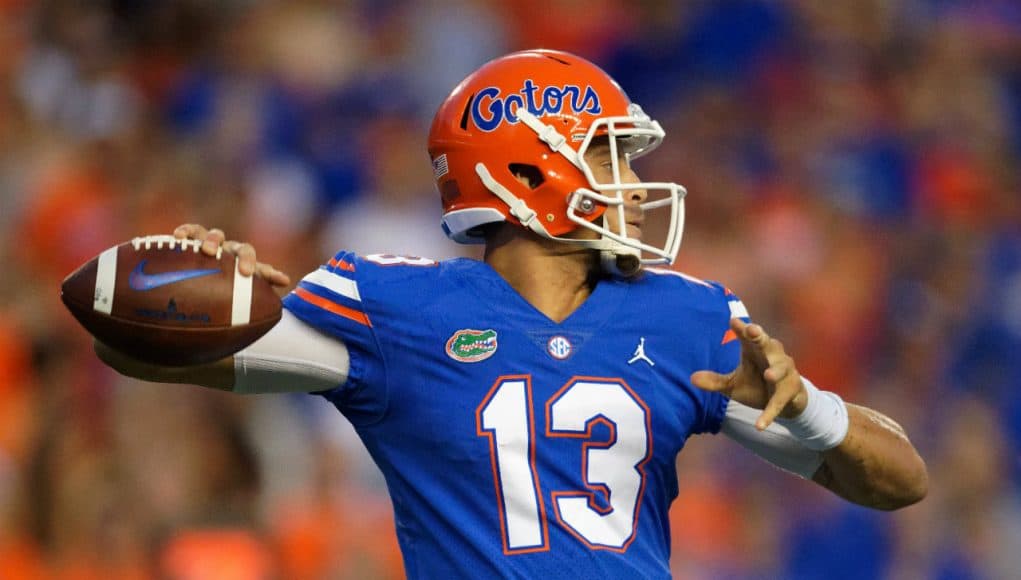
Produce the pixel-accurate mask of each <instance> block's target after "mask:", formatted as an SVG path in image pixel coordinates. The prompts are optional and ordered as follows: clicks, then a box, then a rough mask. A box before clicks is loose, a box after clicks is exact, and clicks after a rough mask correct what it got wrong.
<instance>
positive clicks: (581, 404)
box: [284, 252, 747, 578]
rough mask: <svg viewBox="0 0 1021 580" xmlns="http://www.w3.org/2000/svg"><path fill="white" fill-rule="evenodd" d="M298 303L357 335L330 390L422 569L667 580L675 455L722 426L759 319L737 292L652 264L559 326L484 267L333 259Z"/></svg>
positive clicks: (334, 327)
mask: <svg viewBox="0 0 1021 580" xmlns="http://www.w3.org/2000/svg"><path fill="white" fill-rule="evenodd" d="M284 305H285V307H286V308H287V309H288V310H290V311H291V312H293V313H294V314H295V315H296V316H297V317H298V318H300V319H301V320H303V321H305V322H306V323H308V324H310V325H311V326H313V327H315V328H317V329H319V330H321V331H323V332H326V333H328V334H330V335H332V336H335V337H336V338H337V339H339V340H342V341H343V342H344V343H345V344H346V345H347V348H348V350H349V352H350V359H351V363H350V376H349V378H348V380H347V382H346V383H345V384H343V385H341V386H338V387H337V388H335V389H333V390H330V391H327V392H324V393H322V395H323V396H325V397H326V398H327V399H328V400H329V401H330V402H332V403H333V404H334V405H335V406H336V407H337V409H339V410H340V411H341V413H343V414H344V415H345V416H346V417H347V418H348V419H349V420H350V421H351V422H352V423H353V424H354V425H355V427H356V429H357V431H358V434H359V435H360V437H361V438H362V440H363V442H364V443H365V446H366V447H367V448H368V450H369V453H370V454H371V455H372V457H373V458H374V459H375V461H376V463H377V465H378V466H379V467H380V469H381V470H382V472H383V474H384V476H385V478H386V482H387V486H388V488H389V492H390V496H391V499H392V501H393V505H394V511H395V515H396V524H397V537H398V541H399V543H400V546H401V551H402V553H403V557H404V564H405V569H406V571H407V574H408V577H410V578H496V577H510V578H584V577H593V578H666V577H669V576H670V570H669V558H670V524H669V519H668V514H667V512H668V509H669V506H670V503H671V502H672V501H673V499H674V498H675V497H676V495H677V475H676V469H675V463H674V462H675V457H676V455H677V453H678V452H680V450H681V448H682V447H683V446H684V443H685V441H687V439H688V437H689V436H691V435H693V434H696V433H715V432H717V431H718V430H719V429H720V424H721V422H722V420H723V416H724V413H725V409H726V404H727V399H726V397H724V396H722V395H719V394H716V393H709V392H705V391H702V390H700V389H697V388H695V387H693V386H691V384H690V382H689V377H690V375H691V373H692V372H694V371H697V370H702V369H708V370H715V371H718V372H729V371H730V370H732V369H733V368H734V367H735V366H736V365H737V362H738V357H739V355H740V346H739V344H740V343H739V341H737V340H734V336H733V333H732V332H728V324H729V319H730V318H731V316H740V317H745V316H747V313H745V312H744V307H743V306H742V305H741V303H740V301H739V300H738V299H737V297H735V296H734V295H732V294H731V293H730V292H729V291H727V290H726V289H725V288H723V287H722V286H719V285H717V284H711V283H707V282H702V281H700V280H697V279H694V278H690V277H686V276H683V275H679V274H677V273H674V272H667V271H657V270H648V271H645V272H644V273H643V274H641V275H640V276H639V277H637V278H635V279H632V280H614V279H608V280H604V281H601V282H600V283H599V284H598V285H597V286H596V288H595V290H594V291H593V293H592V295H591V296H590V297H589V298H588V300H586V301H585V303H584V304H582V305H581V307H580V308H578V310H577V311H575V312H574V313H573V314H571V316H570V317H569V318H567V319H566V320H564V321H563V322H560V323H556V322H553V321H552V320H550V319H549V318H547V317H546V316H544V315H543V314H542V313H541V312H539V311H538V310H536V309H535V308H533V307H532V306H531V305H530V304H529V303H528V302H527V301H525V300H524V299H523V298H522V297H521V296H520V295H519V294H518V293H517V292H516V291H515V290H514V289H513V288H511V287H510V286H509V285H508V284H507V283H506V282H505V281H504V280H503V279H502V278H501V277H500V276H499V275H498V274H497V273H496V272H495V271H494V270H493V269H492V268H490V267H489V266H488V265H487V264H485V263H482V262H478V261H475V260H466V259H457V260H450V261H445V262H441V263H436V262H433V261H431V260H426V259H421V258H404V257H393V256H366V257H359V256H356V255H354V254H350V253H344V252H342V253H340V254H338V255H336V256H335V257H334V258H333V259H332V260H330V262H329V264H327V265H325V266H323V267H322V268H320V269H319V270H317V271H315V272H312V273H311V274H309V275H308V276H306V277H305V278H304V279H303V280H302V281H301V282H300V283H299V284H298V286H297V288H295V290H294V291H293V292H292V293H291V294H290V295H289V296H287V297H286V298H285V300H284Z"/></svg>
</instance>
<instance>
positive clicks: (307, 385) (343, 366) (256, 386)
mask: <svg viewBox="0 0 1021 580" xmlns="http://www.w3.org/2000/svg"><path fill="white" fill-rule="evenodd" d="M350 362H351V359H350V358H349V355H348V352H347V346H345V345H344V343H343V342H341V341H340V340H338V339H336V338H333V337H330V336H328V335H326V334H323V333H322V332H319V331H318V330H316V329H315V328H312V327H311V326H309V325H307V324H305V323H304V322H302V321H301V320H299V319H298V318H297V317H296V316H294V315H293V314H291V313H290V312H288V311H287V310H284V312H283V316H282V317H281V318H280V322H278V323H277V325H276V326H274V327H273V328H272V329H271V330H270V331H269V332H267V333H266V334H265V335H264V336H262V337H261V338H260V339H259V340H257V341H255V342H254V343H252V344H251V345H250V346H249V347H248V348H246V349H244V350H242V351H240V352H238V353H237V354H235V355H234V389H233V391H234V392H235V393H244V394H256V393H311V392H315V391H325V390H328V389H332V388H334V387H337V386H339V385H342V384H344V382H345V381H346V380H347V373H348V369H349V368H350Z"/></svg>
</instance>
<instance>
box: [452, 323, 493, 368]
mask: <svg viewBox="0 0 1021 580" xmlns="http://www.w3.org/2000/svg"><path fill="white" fill-rule="evenodd" d="M496 346H497V345H496V331H495V330H492V329H489V330H472V329H470V328H466V329H463V330H458V331H457V332H455V333H454V334H453V335H452V336H451V337H450V340H448V341H447V356H449V357H450V358H452V359H454V360H456V361H461V362H479V361H480V360H486V359H487V358H489V357H491V356H493V353H494V352H496Z"/></svg>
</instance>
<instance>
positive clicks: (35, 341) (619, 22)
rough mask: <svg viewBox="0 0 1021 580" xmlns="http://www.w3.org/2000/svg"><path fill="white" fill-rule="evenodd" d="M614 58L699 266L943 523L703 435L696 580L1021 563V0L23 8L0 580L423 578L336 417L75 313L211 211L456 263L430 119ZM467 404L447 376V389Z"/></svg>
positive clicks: (954, 572)
mask: <svg viewBox="0 0 1021 580" xmlns="http://www.w3.org/2000/svg"><path fill="white" fill-rule="evenodd" d="M535 46H544V47H551V48H554V47H555V48H561V49H566V50H570V51H575V52H578V53H580V54H582V55H585V56H587V57H589V58H591V59H594V60H595V61H596V62H598V63H600V64H602V65H603V66H604V67H605V68H606V69H607V70H608V71H609V72H610V73H611V74H613V75H614V76H616V77H617V78H618V79H619V80H620V82H621V83H622V85H623V86H624V88H625V89H626V90H627V91H628V92H629V93H630V94H631V96H632V98H633V99H634V100H636V101H637V102H639V103H641V104H642V105H643V106H644V107H645V109H646V110H647V111H649V112H651V113H652V115H653V116H654V117H655V118H657V119H659V120H660V121H661V122H662V123H663V124H664V127H665V128H666V130H667V141H666V143H665V144H664V146H663V147H662V149H661V150H659V151H657V152H656V154H655V155H654V156H652V157H653V158H650V159H649V160H648V162H645V161H643V163H644V164H643V165H642V166H641V167H640V170H641V171H642V173H643V175H649V176H651V177H655V178H668V179H672V180H676V181H678V182H680V183H683V184H684V185H686V186H687V187H688V190H689V192H690V195H689V198H688V215H689V220H688V227H687V232H686V234H685V241H684V244H683V247H682V249H681V254H680V263H679V268H681V269H683V270H685V271H687V272H689V273H692V274H695V275H698V276H702V277H708V278H712V279H717V280H721V281H724V282H725V283H726V284H727V285H728V286H729V287H731V288H733V289H734V290H735V291H736V292H737V293H738V294H740V295H741V296H742V297H743V299H744V301H745V303H746V304H748V306H749V308H750V309H751V311H752V314H753V316H755V317H756V319H757V320H758V321H759V322H761V323H763V324H764V325H765V326H766V327H767V328H768V329H770V330H771V332H772V333H774V334H775V335H777V336H779V337H780V338H782V340H783V341H784V342H785V344H786V345H787V346H788V348H789V350H790V351H791V352H793V354H794V356H795V359H796V360H797V361H798V363H799V367H800V368H801V370H802V371H803V372H804V373H805V374H806V375H807V376H810V377H812V378H813V379H814V380H815V382H817V383H818V384H821V385H825V386H826V387H829V388H831V389H834V390H836V391H838V392H840V393H841V394H843V395H845V396H846V397H847V398H849V399H851V400H853V401H858V402H861V403H864V404H868V405H872V406H874V407H876V408H878V409H880V410H883V411H885V412H887V413H889V414H890V415H892V416H893V417H895V418H897V419H898V420H899V421H900V422H902V423H903V424H904V426H905V427H906V428H907V430H908V432H909V433H910V434H911V435H912V436H913V439H914V441H915V443H916V444H917V446H918V447H919V449H920V450H921V452H922V454H923V456H924V457H925V458H926V460H927V461H928V464H929V468H930V473H931V480H932V481H931V491H930V495H929V497H928V498H927V499H926V500H925V501H924V502H923V503H921V504H919V505H917V506H914V507H911V508H908V509H906V510H903V511H900V512H897V513H894V514H892V515H891V514H885V513H879V512H872V511H868V510H864V509H859V508H856V507H853V506H850V505H848V504H845V503H843V502H841V501H838V500H836V499H834V498H832V497H830V496H829V495H828V494H827V493H825V492H824V491H821V490H818V489H816V488H815V487H814V486H813V485H811V484H808V483H805V482H802V481H798V480H795V479H793V478H790V477H787V476H785V475H783V474H781V473H779V472H778V471H776V470H773V469H771V468H770V467H768V466H766V465H764V464H762V463H761V462H759V461H758V460H756V459H755V458H754V457H752V456H750V455H749V454H747V453H745V452H744V451H743V450H740V449H739V448H737V446H736V445H734V444H732V443H730V442H727V441H723V440H717V439H715V438H708V437H706V438H700V439H696V440H694V441H693V442H691V443H690V444H689V446H688V449H687V450H686V451H685V452H684V453H683V454H682V455H681V458H680V461H679V465H680V470H681V472H680V473H681V493H680V497H679V499H678V501H677V503H676V504H675V506H674V508H673V510H672V517H673V530H674V536H673V537H674V557H673V568H674V571H675V573H676V576H677V577H678V578H696V579H697V578H831V579H832V578H836V579H840V578H848V579H850V578H854V579H861V578H897V579H900V578H940V579H943V578H946V579H950V578H1008V577H1017V574H1018V570H1021V504H1019V499H1021V497H1019V486H1018V484H1019V482H1021V478H1019V477H1021V190H1019V173H1018V167H1019V164H1018V161H1019V153H1021V5H1019V4H1017V3H1016V2H1012V1H1009V0H1002V1H996V0H986V1H971V2H965V1H954V0H904V1H900V2H896V1H892V0H858V1H855V2H816V1H813V0H790V1H778V0H726V1H719V2H707V1H685V2H669V1H655V0H512V1H500V0H476V1H457V0H440V1H425V0H419V1H398V0H388V1H371V0H361V1H358V0H346V1H345V0H334V1H327V0H297V1H284V0H263V1H240V0H238V1H223V2H204V1H201V0H179V1H170V0H163V1H152V2H143V1H140V0H134V1H133V0H109V1H106V2H100V1H97V2H80V1H73V0H64V1H49V2H38V1H33V0H0V263H2V264H3V274H2V275H0V577H3V578H19V579H20V578H61V579H63V578H68V579H91V578H125V579H128V578H144V577H150V576H151V575H155V574H160V575H162V576H163V577H168V578H220V579H224V578H258V577H267V576H268V577H273V576H277V577H286V578H309V579H314V578H390V577H398V576H400V558H399V554H398V553H397V550H396V545H395V540H394V534H393V531H392V529H391V525H392V524H391V520H390V515H389V503H388V499H387V497H386V493H385V489H384V486H383V485H382V483H381V481H380V478H379V476H378V475H377V473H376V471H375V469H374V468H373V467H372V466H371V465H370V464H369V463H368V461H367V460H366V459H365V456H364V452H363V451H362V450H361V446H360V444H359V443H358V442H357V441H356V440H355V439H354V438H353V436H352V433H351V431H350V430H349V429H348V428H346V426H345V424H344V421H343V420H342V418H341V417H340V416H339V415H338V414H336V413H335V412H334V411H333V410H332V409H331V408H330V407H329V406H328V405H327V404H326V403H325V402H323V401H321V400H319V399H317V398H314V397H307V396H267V397H239V396H232V395H229V394H223V393H216V392H211V391H207V390H204V389H200V388H197V387H191V386H169V385H150V384H144V383H139V382H136V381H131V380H127V379H124V378H121V377H118V376H117V375H115V374H114V373H113V372H111V371H110V370H108V369H106V368H104V367H103V366H102V365H101V364H100V363H99V362H98V361H97V360H96V358H95V357H94V355H93V354H92V350H91V346H90V340H89V338H88V336H86V335H85V334H84V332H83V331H81V330H80V329H79V328H78V327H77V326H76V325H75V324H74V323H73V321H72V319H71V318H70V316H69V315H68V314H67V313H66V312H65V311H64V309H63V308H62V307H61V305H60V303H59V301H58V290H57V289H58V285H59V283H60V280H61V279H62V278H63V277H64V276H65V275H66V274H68V273H69V272H70V271H71V270H72V269H73V268H74V267H76V266H77V265H78V264H80V263H81V262H83V261H85V260H86V259H88V258H90V257H92V256H94V255H95V254H97V253H98V252H99V251H101V250H102V249H104V248H106V247H108V246H110V245H112V244H114V243H117V242H120V241H122V240H125V239H128V238H130V237H132V236H134V235H139V234H148V233H159V232H168V231H169V230H171V229H172V228H173V226H175V225H177V224H179V223H181V222H185V221H198V222H201V223H204V224H207V225H218V226H221V227H223V228H224V229H225V230H226V231H227V232H228V233H231V234H232V235H233V236H235V237H237V238H239V239H245V240H249V241H251V242H253V243H254V244H255V245H256V247H257V248H258V249H259V252H260V256H261V257H262V258H263V259H264V260H265V261H268V262H271V263H273V264H275V265H277V266H279V267H281V268H282V269H284V270H285V271H287V272H289V273H290V274H291V275H292V277H294V276H300V275H301V274H303V273H304V272H305V271H308V270H310V269H312V268H314V267H315V266H316V265H317V264H318V263H319V262H320V261H322V260H324V259H325V258H326V257H328V256H329V255H331V254H332V253H333V252H334V250H336V249H338V248H340V247H345V248H348V249H354V250H358V251H386V252H391V253H412V254H417V255H426V256H431V257H444V256H450V255H455V254H456V253H458V252H460V251H463V249H461V248H458V247H456V246H454V245H452V244H450V243H448V242H447V241H446V240H445V238H443V236H442V234H441V232H440V228H439V226H438V216H439V204H438V201H437V198H436V195H435V194H434V192H433V186H432V184H431V179H430V171H429V163H428V159H427V157H426V154H425V143H424V142H425V133H426V131H427V128H428V120H429V118H430V117H431V115H432V113H433V111H434V109H435V107H436V106H437V104H438V103H439V102H440V100H441V99H442V98H443V96H445V94H446V92H447V91H448V90H449V89H450V87H452V86H453V85H454V83H456V82H457V81H458V80H460V79H461V78H462V77H463V76H464V75H465V74H466V73H467V72H469V71H471V70H473V69H474V68H475V67H476V66H478V65H479V64H480V63H481V62H483V61H485V60H487V59H488V58H491V57H493V56H496V55H498V54H501V53H503V52H506V51H509V50H513V49H518V48H526V47H535ZM437 388H442V386H437Z"/></svg>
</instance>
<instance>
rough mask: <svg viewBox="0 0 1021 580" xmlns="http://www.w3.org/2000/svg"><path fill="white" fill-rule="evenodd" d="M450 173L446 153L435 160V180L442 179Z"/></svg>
mask: <svg viewBox="0 0 1021 580" xmlns="http://www.w3.org/2000/svg"><path fill="white" fill-rule="evenodd" d="M448 171H450V169H449V168H448V167H447V154H446V153H444V154H443V155H440V156H439V157H437V158H436V159H433V179H437V180H438V179H440V178H441V177H443V176H444V175H446V174H447V172H448Z"/></svg>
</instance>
